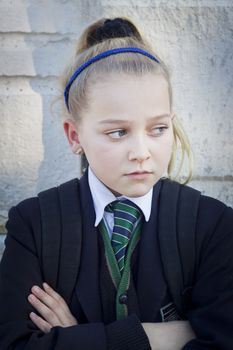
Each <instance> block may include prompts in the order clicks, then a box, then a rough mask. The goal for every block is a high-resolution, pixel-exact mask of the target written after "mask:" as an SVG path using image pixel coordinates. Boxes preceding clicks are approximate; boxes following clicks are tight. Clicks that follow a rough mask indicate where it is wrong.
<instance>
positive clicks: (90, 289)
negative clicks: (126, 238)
mask: <svg viewBox="0 0 233 350" xmlns="http://www.w3.org/2000/svg"><path fill="white" fill-rule="evenodd" d="M157 189H158V186H155V188H154V193H153V204H152V214H151V218H150V220H149V222H148V223H144V224H143V230H142V235H141V239H140V245H139V248H138V249H139V253H138V261H137V285H136V290H137V297H138V302H139V306H140V319H139V317H138V316H137V315H135V314H131V315H129V316H128V317H127V318H126V319H124V320H121V321H116V322H113V323H111V324H108V325H105V324H104V323H103V321H102V314H101V298H100V294H99V290H100V288H99V287H100V286H99V264H98V261H99V260H98V259H99V250H98V242H97V241H98V230H97V229H96V228H95V227H94V219H95V213H94V208H93V203H92V198H91V194H90V190H89V186H88V181H87V175H84V176H83V178H82V179H81V181H80V190H81V193H80V196H81V203H82V217H83V223H84V235H83V243H82V256H81V265H80V271H79V274H78V277H77V280H76V287H75V289H74V293H73V297H72V300H71V302H70V304H69V307H70V309H71V312H72V313H73V315H74V316H75V317H76V318H77V320H78V322H79V325H77V326H73V327H67V328H61V327H54V328H53V329H52V330H51V332H50V333H48V334H43V332H41V331H39V330H38V329H37V327H36V326H35V325H34V324H33V323H32V321H31V320H30V319H29V317H28V315H29V313H30V312H31V311H32V307H31V306H30V304H29V302H28V301H27V296H28V295H29V294H30V289H31V287H32V285H34V284H38V285H42V282H44V281H43V280H42V276H43V273H42V270H41V218H40V210H39V204H38V198H37V197H35V198H30V199H27V200H25V201H23V202H21V203H20V204H18V205H17V206H16V207H13V208H12V209H11V210H10V212H9V221H8V223H7V230H8V234H7V238H6V250H5V252H4V255H3V258H2V262H1V269H0V349H1V350H6V349H15V350H22V349H25V350H26V349H27V350H31V349H32V350H39V349H43V350H47V349H48V350H49V349H54V350H63V349H65V348H67V349H75V350H76V349H77V348H80V349H87V350H88V349H91V350H93V349H100V350H104V349H122V350H124V349H134V350H135V349H138V350H140V349H150V346H149V342H148V339H147V337H146V335H145V333H144V331H143V328H142V326H141V322H160V321H161V318H160V317H161V309H163V307H164V306H166V304H167V303H169V302H170V301H171V300H169V292H168V290H167V285H166V282H165V280H164V276H163V270H162V265H161V260H160V255H159V249H158V244H157V233H156V217H157V213H158V210H159V206H158V203H159V202H158V190H157ZM70 205H72V203H71V204H70ZM164 219H165V220H167V219H168V218H164ZM196 227H197V235H201V236H202V237H203V236H204V239H201V240H200V241H202V242H204V243H203V246H202V248H201V252H202V253H201V257H200V260H199V261H198V274H197V280H196V284H195V286H194V289H193V293H192V305H191V307H190V311H189V313H188V318H189V321H190V323H191V325H192V327H193V329H194V331H195V333H196V336H197V339H195V340H193V341H191V342H189V343H188V344H187V345H186V346H185V347H184V349H185V350H195V349H197V350H198V349H200V350H205V349H206V350H207V349H212V350H213V349H224V350H232V349H233V338H232V327H233V254H232V251H233V211H232V209H230V208H228V207H226V206H225V205H224V204H222V203H221V202H219V201H217V200H214V199H212V198H209V197H205V196H202V197H201V201H200V210H199V215H198V220H197V224H196ZM198 241H199V240H197V242H198ZM62 259H63V260H62V261H63V263H64V262H66V263H67V264H68V263H69V251H67V256H63V257H62ZM47 282H48V283H50V281H47ZM67 283H69V275H68V274H67ZM58 292H60V291H59V290H58Z"/></svg>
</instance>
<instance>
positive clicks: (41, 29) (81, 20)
mask: <svg viewBox="0 0 233 350" xmlns="http://www.w3.org/2000/svg"><path fill="white" fill-rule="evenodd" d="M30 3H31V4H30V5H29V6H28V8H27V12H28V20H29V21H30V25H31V30H32V33H33V35H32V36H28V37H27V38H26V43H27V45H28V46H29V47H30V48H31V52H32V57H33V64H34V70H35V76H34V77H33V78H32V79H31V80H30V86H31V88H32V90H33V91H34V92H35V93H36V94H39V96H40V98H41V114H42V130H41V132H42V144H43V150H44V152H43V155H44V156H43V159H42V161H41V163H40V166H39V170H38V179H37V192H39V191H41V190H43V189H46V188H49V187H51V186H55V185H58V184H60V183H62V182H64V181H67V180H69V179H71V178H74V177H77V176H78V177H79V176H80V159H79V157H77V156H74V155H73V154H72V152H71V150H70V148H69V145H68V142H67V140H66V138H65V135H64V131H63V126H62V116H61V115H60V114H61V113H59V109H60V108H59V103H60V101H57V102H55V103H54V101H55V100H57V96H59V95H60V96H61V98H63V92H62V91H61V89H60V87H59V82H58V78H59V75H60V74H61V72H62V71H63V69H64V67H65V65H66V64H67V63H68V61H69V59H70V57H71V55H72V53H73V50H74V45H75V43H76V40H77V38H78V36H79V35H80V33H81V31H82V30H83V28H84V27H85V26H86V25H87V21H88V20H90V19H91V18H92V16H93V12H95V16H96V15H98V13H101V10H102V7H101V6H97V7H95V9H93V8H92V7H91V6H90V2H89V1H60V2H54V1H51V2H48V3H46V7H44V6H43V5H41V4H40V3H38V2H36V1H34V2H33V1H31V2H30Z"/></svg>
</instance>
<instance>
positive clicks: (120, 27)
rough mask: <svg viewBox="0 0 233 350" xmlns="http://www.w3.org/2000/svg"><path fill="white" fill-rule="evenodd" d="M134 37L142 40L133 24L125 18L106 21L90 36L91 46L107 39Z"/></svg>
mask: <svg viewBox="0 0 233 350" xmlns="http://www.w3.org/2000/svg"><path fill="white" fill-rule="evenodd" d="M129 36H134V37H136V38H137V39H138V40H141V36H140V34H139V32H138V30H137V28H136V27H135V26H134V24H133V23H131V22H130V21H128V20H127V19H124V18H115V19H106V20H105V21H104V22H103V24H102V25H101V26H99V27H97V28H95V31H94V32H92V33H91V35H89V38H88V42H89V45H94V44H97V43H99V42H102V41H104V40H106V39H113V38H124V37H129Z"/></svg>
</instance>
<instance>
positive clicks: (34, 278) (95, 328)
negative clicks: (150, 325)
mask: <svg viewBox="0 0 233 350" xmlns="http://www.w3.org/2000/svg"><path fill="white" fill-rule="evenodd" d="M40 230H41V222H40V212H39V205H38V200H37V198H31V199H28V200H26V201H24V202H22V203H20V204H19V205H18V206H16V207H13V208H12V209H11V210H10V212H9V220H8V222H7V231H8V233H7V237H6V241H5V246H6V248H5V251H4V253H3V257H2V261H1V265H0V349H1V350H42V349H43V350H51V349H53V350H64V349H70V350H77V349H85V350H93V349H96V350H107V349H109V350H115V349H122V350H124V349H125V350H126V349H137V350H146V349H150V344H149V340H148V338H147V336H146V333H145V332H144V330H143V327H142V325H141V323H140V321H139V319H138V318H137V317H136V316H135V315H131V316H129V317H127V318H126V319H124V320H121V321H116V322H114V323H112V324H110V325H104V324H103V323H102V322H97V323H87V324H79V325H76V326H72V327H67V328H62V327H53V328H52V329H51V331H50V332H49V333H47V334H45V333H43V332H42V331H40V330H39V329H38V328H37V327H36V326H35V325H34V324H33V322H32V321H31V320H30V318H29V313H30V312H31V311H33V307H32V306H31V305H30V303H29V302H28V300H27V297H28V295H29V294H30V290H31V287H32V286H33V285H35V284H37V285H39V286H42V283H43V282H44V281H43V278H42V271H41V264H40V255H41V254H40V253H41V252H40V250H41V241H40V239H41V238H40ZM74 316H75V315H74ZM75 317H77V316H75Z"/></svg>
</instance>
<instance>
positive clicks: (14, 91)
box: [0, 0, 233, 232]
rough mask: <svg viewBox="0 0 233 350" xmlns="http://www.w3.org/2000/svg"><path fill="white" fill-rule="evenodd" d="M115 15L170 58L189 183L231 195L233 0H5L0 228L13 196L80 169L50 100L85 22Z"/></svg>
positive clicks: (0, 14) (229, 199) (232, 198)
mask: <svg viewBox="0 0 233 350" xmlns="http://www.w3.org/2000/svg"><path fill="white" fill-rule="evenodd" d="M119 15H120V16H128V17H131V18H132V19H133V20H134V21H135V22H136V23H138V24H139V28H140V29H141V30H142V31H144V32H145V34H146V36H147V38H148V39H149V40H150V41H151V42H152V43H153V46H154V47H155V50H156V52H158V54H159V55H160V56H161V57H162V58H163V59H164V60H165V61H166V63H167V64H168V66H169V67H170V71H171V78H172V83H173V88H174V109H175V111H176V112H177V115H178V116H179V117H180V118H181V120H182V121H183V124H184V126H185V129H186V130H187V132H188V134H189V137H190V140H191V144H192V148H193V151H194V154H195V171H194V178H195V179H198V180H195V181H193V182H192V183H191V185H194V186H196V187H197V188H200V189H202V190H204V191H205V192H206V193H207V194H209V195H212V196H214V197H217V198H219V199H221V200H222V201H225V202H226V203H227V204H229V205H233V178H232V174H233V161H232V158H233V138H232V134H233V118H232V110H233V98H232V97H233V96H232V92H233V75H232V63H233V62H232V61H233V49H232V48H233V35H232V33H233V4H232V1H231V0H228V1H227V0H202V1H201V0H199V1H194V0H193V1H191V0H176V1H172V0H157V1H155V0H127V1H126V0H111V1H107V0H96V1H93V0H89V1H85V0H79V1H78V0H51V1H45V0H43V1H36V0H28V1H24V0H18V1H16V0H12V1H6V0H2V1H1V2H0V49H1V55H0V106H1V118H0V128H1V131H2V133H1V138H0V154H1V157H0V232H3V231H2V228H3V226H4V223H5V221H6V218H7V212H8V210H9V208H10V207H11V206H12V205H14V204H16V203H18V202H19V201H20V200H22V199H23V198H25V197H28V196H33V195H35V194H36V193H38V192H39V191H40V190H43V189H46V188H48V187H50V186H54V185H57V184H59V183H61V182H63V181H66V180H68V179H69V178H72V177H75V176H77V175H78V176H79V174H80V171H79V160H78V157H75V156H73V155H72V153H71V152H70V150H69V147H68V144H67V141H66V140H65V137H64V135H63V130H62V123H61V120H60V116H58V114H59V113H58V110H57V108H58V107H55V110H54V112H53V115H52V112H51V103H52V102H53V100H54V98H56V97H57V96H58V95H59V94H60V91H59V86H58V76H59V74H60V73H61V71H62V69H63V68H64V66H65V64H66V62H67V60H68V58H69V57H70V55H71V52H72V51H73V50H74V47H75V43H76V39H77V37H78V36H79V34H80V33H81V31H82V30H83V28H85V27H86V25H88V24H89V23H91V22H92V21H93V20H94V19H97V18H99V17H103V16H105V17H108V16H110V17H113V16H119ZM56 106H57V105H56Z"/></svg>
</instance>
